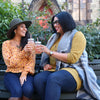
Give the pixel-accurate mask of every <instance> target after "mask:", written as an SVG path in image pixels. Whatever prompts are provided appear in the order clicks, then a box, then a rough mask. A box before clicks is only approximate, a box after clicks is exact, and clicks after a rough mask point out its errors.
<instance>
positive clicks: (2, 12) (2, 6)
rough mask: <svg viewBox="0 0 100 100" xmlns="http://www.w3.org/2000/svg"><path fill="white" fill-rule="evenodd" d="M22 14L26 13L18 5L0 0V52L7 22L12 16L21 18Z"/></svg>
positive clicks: (4, 38) (7, 25) (7, 27)
mask: <svg viewBox="0 0 100 100" xmlns="http://www.w3.org/2000/svg"><path fill="white" fill-rule="evenodd" d="M24 16H26V13H23V11H22V10H21V8H20V6H14V4H13V3H11V2H10V0H6V1H3V0H0V54H1V48H2V42H3V41H5V40H6V39H7V35H6V33H7V30H8V29H9V23H10V22H11V20H12V19H13V18H21V19H23V18H24ZM0 58H1V56H0Z"/></svg>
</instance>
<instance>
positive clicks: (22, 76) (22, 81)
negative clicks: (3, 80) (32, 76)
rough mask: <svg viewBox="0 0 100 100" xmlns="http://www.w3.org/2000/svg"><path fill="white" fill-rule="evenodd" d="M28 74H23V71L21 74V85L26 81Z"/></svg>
mask: <svg viewBox="0 0 100 100" xmlns="http://www.w3.org/2000/svg"><path fill="white" fill-rule="evenodd" d="M26 78H27V75H23V73H22V74H21V76H20V84H21V86H22V85H23V84H24V82H25V81H26Z"/></svg>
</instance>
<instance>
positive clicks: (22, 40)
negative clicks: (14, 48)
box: [8, 26, 30, 50]
mask: <svg viewBox="0 0 100 100" xmlns="http://www.w3.org/2000/svg"><path fill="white" fill-rule="evenodd" d="M15 29H17V26H16V27H15V28H14V29H13V31H12V32H11V34H9V36H8V37H9V39H13V38H14V37H15V32H14V30H15ZM28 38H30V34H29V32H28V31H27V32H26V34H25V37H22V38H21V41H20V47H21V48H22V50H23V48H24V47H25V45H26V44H27V42H28Z"/></svg>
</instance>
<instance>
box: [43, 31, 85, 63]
mask: <svg viewBox="0 0 100 100" xmlns="http://www.w3.org/2000/svg"><path fill="white" fill-rule="evenodd" d="M85 46H86V39H85V37H84V35H83V34H82V33H81V32H77V33H76V34H75V36H74V38H73V40H72V48H71V51H70V52H69V53H58V52H53V54H52V57H54V58H56V59H59V60H61V61H63V62H67V63H71V64H72V63H75V62H77V61H78V59H79V58H80V56H81V55H82V53H83V51H84V49H85ZM44 52H45V53H47V54H48V55H50V50H49V49H48V48H47V47H45V46H44Z"/></svg>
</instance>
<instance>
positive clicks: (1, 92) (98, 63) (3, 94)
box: [0, 55, 100, 100]
mask: <svg viewBox="0 0 100 100" xmlns="http://www.w3.org/2000/svg"><path fill="white" fill-rule="evenodd" d="M40 59H41V56H40V55H39V56H37V57H36V66H35V68H36V74H37V73H39V72H41V71H42V69H41V66H40V65H39V63H40ZM89 65H90V66H91V67H92V68H93V69H94V71H95V73H96V75H97V79H98V80H97V83H98V84H99V85H100V60H94V61H92V62H89ZM1 68H3V70H0V98H5V99H7V98H9V97H10V93H9V92H8V91H7V90H6V88H5V87H4V84H3V78H4V73H5V69H6V66H5V64H4V62H2V61H0V69H1ZM69 99H72V100H74V99H76V92H74V93H61V99H60V100H69ZM32 100H40V98H39V96H38V95H37V94H36V93H34V94H33V99H32Z"/></svg>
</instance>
